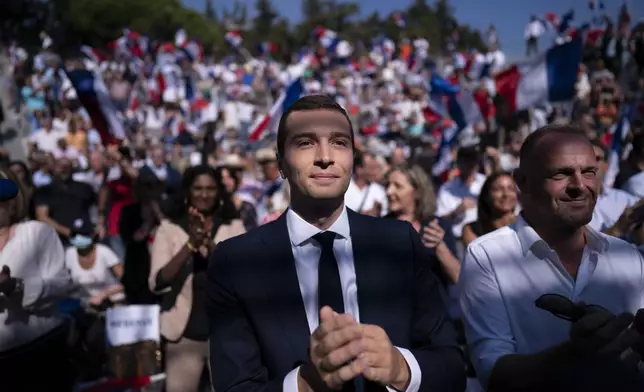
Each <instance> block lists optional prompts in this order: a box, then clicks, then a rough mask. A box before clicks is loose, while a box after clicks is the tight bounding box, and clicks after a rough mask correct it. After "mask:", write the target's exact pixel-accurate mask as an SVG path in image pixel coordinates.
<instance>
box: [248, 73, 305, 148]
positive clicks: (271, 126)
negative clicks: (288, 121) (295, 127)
mask: <svg viewBox="0 0 644 392" xmlns="http://www.w3.org/2000/svg"><path fill="white" fill-rule="evenodd" d="M303 92H304V86H303V85H302V79H301V78H297V79H295V80H294V81H293V82H291V84H289V85H288V87H287V88H286V91H284V92H283V93H282V94H281V95H280V96H279V98H277V100H276V101H275V103H274V104H273V107H271V110H270V112H268V114H267V115H266V116H264V118H263V119H262V120H261V121H260V122H259V123H258V124H257V125H256V126H255V127H254V128H253V130H252V131H251V132H250V135H249V136H248V140H250V141H251V142H254V141H257V140H260V139H261V138H262V137H263V136H264V135H265V134H267V133H275V134H276V133H277V127H278V125H279V122H280V118H281V117H282V114H283V113H284V112H286V109H288V108H289V107H290V106H291V105H293V103H294V102H295V101H297V100H298V99H299V98H300V97H301V96H302V93H303Z"/></svg>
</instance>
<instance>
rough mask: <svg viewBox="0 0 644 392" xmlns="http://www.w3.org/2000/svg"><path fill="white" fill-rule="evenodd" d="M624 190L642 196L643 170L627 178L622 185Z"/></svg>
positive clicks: (643, 184)
mask: <svg viewBox="0 0 644 392" xmlns="http://www.w3.org/2000/svg"><path fill="white" fill-rule="evenodd" d="M622 189H624V190H625V191H626V192H628V193H630V194H631V195H634V196H637V197H644V172H640V173H637V174H635V175H634V176H632V177H631V178H629V179H628V180H627V181H626V183H625V184H624V185H623V186H622Z"/></svg>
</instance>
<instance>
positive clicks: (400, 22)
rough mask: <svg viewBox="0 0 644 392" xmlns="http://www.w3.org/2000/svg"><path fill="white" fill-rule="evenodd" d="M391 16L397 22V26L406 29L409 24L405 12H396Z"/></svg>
mask: <svg viewBox="0 0 644 392" xmlns="http://www.w3.org/2000/svg"><path fill="white" fill-rule="evenodd" d="M391 18H392V19H393V20H394V23H396V26H398V27H400V28H401V29H404V28H405V26H406V25H407V22H406V20H405V14H403V13H402V12H394V13H393V14H392V15H391Z"/></svg>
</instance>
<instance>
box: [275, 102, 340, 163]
mask: <svg viewBox="0 0 644 392" xmlns="http://www.w3.org/2000/svg"><path fill="white" fill-rule="evenodd" d="M313 110H331V111H334V112H338V113H341V114H342V115H343V116H344V118H346V119H347V122H348V123H349V130H350V131H351V143H352V144H353V125H352V124H351V119H350V118H349V115H348V114H347V112H346V110H344V109H343V108H342V106H340V105H338V103H337V102H335V101H334V100H333V98H331V97H329V96H328V95H307V96H304V97H302V98H300V99H298V100H297V101H295V102H294V103H293V104H292V105H291V106H290V107H289V108H288V109H286V111H285V112H284V113H283V114H282V118H280V122H279V125H278V127H277V154H278V155H279V156H280V157H282V156H284V142H285V141H286V134H287V132H288V129H287V128H286V122H287V121H288V118H289V116H290V115H291V113H293V112H307V111H313Z"/></svg>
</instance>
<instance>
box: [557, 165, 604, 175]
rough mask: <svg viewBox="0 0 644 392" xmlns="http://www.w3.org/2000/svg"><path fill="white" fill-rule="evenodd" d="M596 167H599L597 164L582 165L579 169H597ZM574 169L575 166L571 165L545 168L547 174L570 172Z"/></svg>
mask: <svg viewBox="0 0 644 392" xmlns="http://www.w3.org/2000/svg"><path fill="white" fill-rule="evenodd" d="M598 169H599V167H598V166H597V165H588V166H584V167H582V168H581V171H587V170H598ZM576 170H577V168H576V167H572V166H562V167H553V168H550V169H547V171H548V173H549V174H557V173H570V172H574V171H576Z"/></svg>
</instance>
